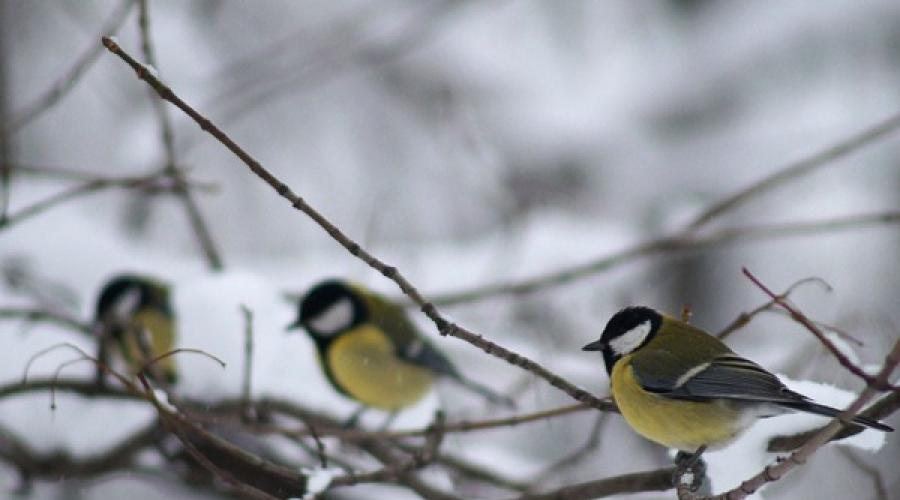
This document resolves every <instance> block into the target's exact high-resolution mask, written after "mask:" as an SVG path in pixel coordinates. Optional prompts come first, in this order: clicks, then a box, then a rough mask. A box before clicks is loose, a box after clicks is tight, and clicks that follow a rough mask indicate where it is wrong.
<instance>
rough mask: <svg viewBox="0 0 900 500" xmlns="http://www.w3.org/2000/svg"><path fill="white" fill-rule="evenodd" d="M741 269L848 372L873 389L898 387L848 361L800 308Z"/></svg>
mask: <svg viewBox="0 0 900 500" xmlns="http://www.w3.org/2000/svg"><path fill="white" fill-rule="evenodd" d="M742 271H743V273H744V275H745V276H746V277H747V278H749V279H750V281H752V282H753V284H755V285H756V286H757V287H759V289H760V290H762V291H763V292H764V293H765V294H766V295H768V296H769V297H771V298H772V301H773V302H775V303H776V304H778V305H779V306H781V307H782V308H784V309H785V310H786V311H788V312H789V313H790V314H791V318H792V319H793V320H794V321H796V322H798V323H800V324H801V325H803V326H804V327H806V329H807V330H809V331H810V332H812V334H813V335H815V336H816V338H817V339H819V342H821V343H822V345H824V346H825V347H826V348H827V349H828V351H829V352H831V354H832V355H834V357H835V358H837V360H838V362H839V363H840V364H841V366H843V367H844V368H846V369H847V370H850V372H851V373H853V374H854V375H856V376H857V377H859V378H861V379H863V380H865V381H866V384H868V385H870V386H873V387H874V388H875V389H878V390H897V389H898V386H895V385H891V384H890V383H888V382H878V381H877V377H873V376H872V375H869V374H868V373H866V372H865V371H864V370H863V369H862V368H860V367H858V366H856V365H855V364H853V362H852V361H850V358H848V357H847V355H846V354H844V353H843V352H841V350H840V349H838V348H837V346H835V345H834V343H833V342H832V341H831V340H829V339H828V337H827V336H825V333H824V332H822V330H821V329H820V328H819V327H818V326H816V324H815V323H814V322H813V321H812V320H810V319H809V318H808V317H806V315H805V314H803V313H802V312H800V310H799V309H797V308H796V307H794V306H792V305H791V303H790V302H788V301H787V300H786V299H785V298H784V297H781V296H779V295H776V294H775V293H774V292H772V291H771V290H769V289H768V288H767V287H766V286H765V285H763V284H762V282H761V281H759V279H758V278H757V277H756V276H754V275H753V273H751V272H750V271H748V270H747V268H746V267H745V268H743V269H742Z"/></svg>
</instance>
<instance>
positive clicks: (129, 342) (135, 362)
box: [119, 309, 177, 382]
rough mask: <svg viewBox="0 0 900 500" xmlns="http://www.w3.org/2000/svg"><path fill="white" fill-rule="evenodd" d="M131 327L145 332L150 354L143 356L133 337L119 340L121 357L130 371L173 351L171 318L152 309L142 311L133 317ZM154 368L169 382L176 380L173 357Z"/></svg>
mask: <svg viewBox="0 0 900 500" xmlns="http://www.w3.org/2000/svg"><path fill="white" fill-rule="evenodd" d="M132 325H133V327H134V328H135V329H136V330H137V331H146V332H147V334H148V337H149V339H148V340H149V341H150V345H149V347H150V352H149V353H147V355H146V356H145V355H144V353H143V352H141V348H140V345H139V344H138V341H137V338H136V337H135V335H125V336H123V337H122V339H121V340H120V342H119V346H120V349H122V356H123V358H125V360H126V361H128V364H129V367H130V368H131V369H132V371H135V372H136V371H138V370H140V369H141V368H142V367H143V366H144V364H145V363H146V362H147V361H149V360H151V359H153V358H155V357H157V356H160V355H162V354H165V353H167V352H170V351H172V350H173V349H175V323H174V321H172V317H171V316H168V315H166V314H165V313H163V312H161V311H158V310H154V309H147V310H142V311H139V312H137V313H136V314H135V315H134V319H133V321H132ZM154 367H156V368H157V369H158V370H160V371H161V372H162V374H163V376H164V377H165V378H166V380H168V381H169V382H174V381H175V380H176V378H177V372H176V370H175V358H174V357H173V356H169V357H167V358H163V359H161V360H159V361H157V362H156V363H155V364H154Z"/></svg>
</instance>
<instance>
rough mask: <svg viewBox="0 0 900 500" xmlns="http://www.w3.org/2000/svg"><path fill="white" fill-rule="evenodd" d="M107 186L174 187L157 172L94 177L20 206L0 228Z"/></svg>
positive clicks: (167, 188) (133, 187)
mask: <svg viewBox="0 0 900 500" xmlns="http://www.w3.org/2000/svg"><path fill="white" fill-rule="evenodd" d="M107 188H124V189H142V190H146V191H149V192H154V191H170V190H172V189H173V188H174V185H173V184H172V183H171V182H170V181H169V180H168V179H166V178H165V177H163V176H161V175H160V173H159V172H155V173H153V174H150V175H144V176H136V177H121V178H101V179H95V180H92V181H88V182H85V183H82V184H77V185H75V186H72V187H70V188H68V189H64V190H62V191H60V192H58V193H56V194H54V195H51V196H48V197H47V198H45V199H43V200H40V201H36V202H34V203H32V204H31V205H29V206H27V207H25V208H21V209H19V210H18V211H17V212H15V213H13V214H9V216H7V217H6V218H5V219H2V220H0V230H2V229H8V228H10V227H12V226H13V225H14V224H17V223H19V222H22V221H23V220H25V219H27V218H29V217H33V216H35V215H38V214H40V213H41V212H44V211H45V210H48V209H50V208H53V207H55V206H56V205H59V204H61V203H65V202H67V201H70V200H73V199H75V198H79V197H81V196H85V195H88V194H91V193H96V192H98V191H100V190H102V189H107Z"/></svg>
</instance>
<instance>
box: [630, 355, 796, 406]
mask: <svg viewBox="0 0 900 500" xmlns="http://www.w3.org/2000/svg"><path fill="white" fill-rule="evenodd" d="M641 382H642V386H644V388H645V389H646V390H648V391H651V392H655V393H658V394H662V395H665V396H667V397H670V398H675V399H685V400H694V401H703V400H709V399H731V400H736V401H746V402H760V403H775V404H785V403H786V404H791V403H799V402H805V401H807V398H805V397H804V396H803V395H801V394H799V393H796V392H794V391H792V390H790V389H788V388H787V387H786V386H785V385H784V384H782V383H781V381H780V380H778V378H777V377H776V376H775V375H772V374H771V373H769V372H768V371H766V370H765V369H763V368H762V367H760V366H759V365H757V364H756V363H754V362H752V361H749V360H747V359H744V358H742V357H740V356H737V355H724V356H720V357H718V358H715V359H714V360H713V361H712V362H710V363H709V364H708V365H707V366H706V367H705V368H703V369H702V370H699V371H697V373H693V374H692V373H690V372H685V374H684V376H683V377H680V378H677V379H675V380H674V381H673V380H672V379H669V380H668V383H667V384H666V385H665V386H663V385H662V384H659V383H657V384H653V383H652V381H651V383H650V384H647V385H645V384H644V380H643V378H642V379H641Z"/></svg>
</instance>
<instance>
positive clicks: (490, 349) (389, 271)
mask: <svg viewBox="0 0 900 500" xmlns="http://www.w3.org/2000/svg"><path fill="white" fill-rule="evenodd" d="M103 45H104V46H105V47H106V48H107V49H108V50H109V51H110V52H112V53H113V54H115V55H117V56H118V57H119V58H120V59H122V60H123V61H124V62H125V63H126V64H128V65H129V66H130V67H131V68H132V69H133V70H134V71H135V73H136V74H137V77H138V78H139V79H141V80H144V81H145V82H146V83H147V84H148V85H150V86H151V87H152V88H153V89H154V90H155V91H156V92H157V93H158V94H159V96H160V97H161V98H163V99H165V100H167V101H169V102H171V103H172V104H174V105H175V106H176V107H178V108H179V109H181V110H182V111H183V112H184V113H185V114H187V115H188V116H190V117H191V119H193V120H194V121H195V122H196V123H197V124H198V125H199V126H200V128H201V129H203V130H204V131H206V132H208V133H209V134H210V135H212V136H213V137H215V138H216V139H217V140H218V141H219V142H221V143H222V145H224V146H225V147H226V148H228V149H229V150H230V151H231V152H232V153H234V154H235V156H237V157H238V158H240V159H241V161H243V162H244V163H245V164H246V165H247V167H248V168H250V170H251V171H252V172H253V173H254V174H256V175H257V176H258V177H260V178H261V179H262V180H263V181H265V182H266V184H268V185H269V186H270V187H271V188H272V189H274V190H275V191H276V192H277V193H278V194H279V196H281V197H282V198H285V199H286V200H288V201H289V202H290V203H291V206H292V207H294V208H296V209H297V210H299V211H301V212H303V213H304V214H306V215H307V216H308V217H309V218H310V219H312V220H313V221H314V222H315V223H316V224H318V225H319V226H320V227H321V228H322V229H324V230H325V232H327V233H328V234H329V235H330V236H331V237H332V238H333V239H334V240H335V241H337V242H338V243H339V244H340V245H341V246H343V247H344V248H345V249H346V250H347V251H348V252H350V254H352V255H354V256H355V257H357V258H358V259H360V260H362V261H363V262H365V263H366V264H368V265H369V266H370V267H372V268H373V269H375V270H377V271H379V272H380V273H381V274H383V275H384V276H385V277H387V278H388V279H390V280H391V281H393V282H394V283H396V284H397V286H398V287H400V289H401V290H402V291H403V293H405V294H406V295H407V296H408V297H409V298H410V300H412V301H413V302H414V303H415V304H416V305H418V306H419V308H420V310H421V311H422V312H423V313H424V314H425V315H426V316H428V318H429V319H430V320H431V321H432V322H433V323H434V324H435V326H436V327H437V330H438V332H440V334H441V335H445V336H446V335H449V336H451V337H456V338H459V339H462V340H464V341H466V342H468V343H470V344H472V345H474V346H476V347H478V348H479V349H481V350H483V351H484V352H486V353H488V354H490V355H493V356H496V357H498V358H500V359H503V360H505V361H506V362H508V363H510V364H512V365H515V366H518V367H520V368H522V369H525V370H527V371H530V372H531V373H534V374H535V375H537V376H538V377H540V378H542V379H544V380H546V381H547V382H548V383H549V384H550V385H552V386H554V387H556V388H558V389H560V390H562V391H563V392H565V393H567V394H569V396H571V397H572V398H574V399H576V400H578V401H581V402H583V403H588V404H590V405H591V406H593V407H595V408H597V409H600V410H608V409H609V408H611V404H610V403H609V402H607V401H603V400H601V399H599V398H597V397H595V396H593V395H592V394H590V393H589V392H587V391H585V390H583V389H580V388H578V387H576V386H574V385H573V384H572V383H570V382H569V381H567V380H565V379H563V378H562V377H560V376H559V375H556V374H554V373H552V372H550V371H549V370H547V369H546V368H544V367H543V366H541V365H539V364H537V363H536V362H534V361H532V360H531V359H529V358H526V357H525V356H522V355H520V354H518V353H515V352H513V351H510V350H509V349H506V348H505V347H502V346H500V345H498V344H496V343H494V342H491V341H489V340H487V339H485V338H484V337H482V336H481V335H478V334H475V333H473V332H471V331H469V330H467V329H465V328H463V327H460V326H458V325H456V324H454V323H451V322H450V321H448V320H447V319H446V318H444V317H443V315H442V314H441V313H440V312H439V311H438V310H437V308H436V307H435V306H434V304H432V303H430V302H428V301H427V300H426V299H425V298H424V297H423V296H422V295H421V294H420V293H419V291H418V289H416V288H415V287H414V286H413V285H412V283H410V282H409V281H408V280H407V279H406V277H404V276H403V274H401V273H400V271H398V270H397V268H396V267H394V266H391V265H388V264H386V263H385V262H383V261H382V260H380V259H378V258H376V257H375V256H373V255H372V254H370V253H369V252H368V251H367V250H366V249H364V248H363V247H362V246H360V245H359V244H358V243H356V242H355V241H353V240H351V239H350V238H349V237H348V236H347V235H345V234H344V233H343V231H341V230H340V229H339V228H338V227H337V226H335V225H334V224H333V223H332V222H331V221H329V220H328V219H327V218H326V217H325V216H324V215H322V214H321V213H320V212H319V211H318V210H316V209H314V208H313V207H312V206H311V205H309V204H308V203H307V202H306V201H305V200H304V199H303V198H301V197H300V196H298V195H297V194H295V193H294V192H293V191H292V190H291V188H290V187H288V186H287V185H286V184H284V183H283V182H281V181H280V180H279V179H278V178H276V177H275V176H274V175H272V173H271V172H269V171H268V170H267V169H266V168H265V167H263V166H262V165H261V164H260V163H259V162H258V161H256V159H255V158H253V157H252V156H250V154H249V153H247V152H246V151H244V149H243V148H241V147H240V146H239V145H238V144H237V143H236V142H234V141H233V140H232V139H231V138H230V137H229V136H228V135H226V134H225V133H224V132H223V131H222V130H220V129H219V128H218V127H216V126H215V124H213V123H212V122H211V121H210V120H209V119H207V118H206V117H204V116H203V115H201V114H200V113H198V112H197V111H196V110H195V109H194V108H192V107H191V106H190V105H188V104H187V103H186V102H184V101H183V100H182V99H181V98H180V97H178V96H177V95H176V94H175V93H174V92H173V91H172V89H171V88H169V87H168V86H166V85H165V84H164V83H162V82H161V81H160V80H159V78H157V77H156V76H155V75H154V74H153V72H151V71H149V70H148V69H147V68H146V67H145V66H144V65H142V64H141V63H139V62H138V61H136V60H135V59H134V58H133V57H131V55H129V54H128V53H126V52H125V51H124V50H122V48H121V47H120V46H119V45H118V43H116V41H115V40H113V39H111V38H108V37H104V38H103Z"/></svg>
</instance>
